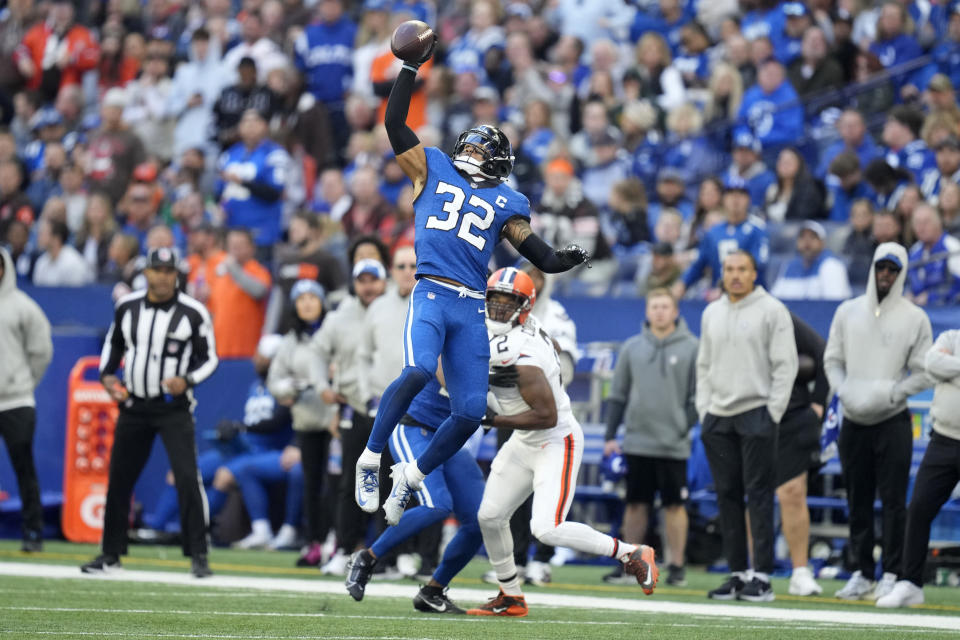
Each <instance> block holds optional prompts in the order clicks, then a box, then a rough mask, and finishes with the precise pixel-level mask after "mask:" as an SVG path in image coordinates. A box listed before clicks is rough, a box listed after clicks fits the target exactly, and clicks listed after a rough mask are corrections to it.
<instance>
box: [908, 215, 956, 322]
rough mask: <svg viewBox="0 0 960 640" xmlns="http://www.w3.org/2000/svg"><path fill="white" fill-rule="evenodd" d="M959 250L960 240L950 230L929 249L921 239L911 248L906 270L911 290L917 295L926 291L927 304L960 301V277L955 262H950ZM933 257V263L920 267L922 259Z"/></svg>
mask: <svg viewBox="0 0 960 640" xmlns="http://www.w3.org/2000/svg"><path fill="white" fill-rule="evenodd" d="M958 250H960V240H957V239H956V238H954V237H953V236H951V235H950V234H949V233H944V234H943V235H941V236H940V239H939V240H937V242H936V244H934V245H933V246H932V247H930V249H929V250H927V249H926V247H925V246H924V245H923V243H922V242H916V243H914V245H913V246H912V247H911V248H910V259H909V261H908V264H909V271H908V272H907V281H908V285H909V287H910V292H911V293H912V294H913V295H915V296H916V295H919V294H921V293H923V292H926V294H927V306H931V307H934V306H943V305H948V304H956V303H957V301H960V277H958V274H957V273H956V271H957V268H956V264H954V265H951V264H950V263H951V262H955V261H956V260H957V258H956V257H954V258H949V257H948V256H949V255H950V254H951V253H954V254H955V253H956V252H957V251H958ZM931 258H934V260H933V261H932V262H929V263H927V264H925V265H923V266H917V265H919V264H920V262H921V261H923V260H929V259H931ZM936 258H939V259H936ZM951 267H953V268H951Z"/></svg>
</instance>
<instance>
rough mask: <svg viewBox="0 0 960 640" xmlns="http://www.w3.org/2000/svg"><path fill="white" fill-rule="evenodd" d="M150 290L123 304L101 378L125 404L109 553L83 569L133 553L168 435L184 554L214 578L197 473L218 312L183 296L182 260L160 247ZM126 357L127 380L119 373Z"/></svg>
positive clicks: (108, 515) (111, 488) (97, 569)
mask: <svg viewBox="0 0 960 640" xmlns="http://www.w3.org/2000/svg"><path fill="white" fill-rule="evenodd" d="M144 275H145V276H146V278H147V289H146V291H137V292H134V293H131V294H130V295H128V296H125V297H123V298H121V299H120V300H119V301H118V302H117V306H116V312H115V315H114V320H113V324H112V325H111V326H110V331H109V332H108V333H107V338H106V341H105V342H104V345H103V352H102V353H101V354H100V380H101V381H102V382H103V386H104V387H106V389H107V392H108V393H109V394H110V395H111V397H113V399H114V400H116V401H117V402H118V403H119V404H120V417H119V418H118V420H117V428H116V432H115V434H114V442H113V451H112V453H111V458H110V478H109V482H108V485H107V504H106V510H105V513H104V526H103V542H102V545H101V546H102V552H101V554H100V555H99V556H97V557H96V558H95V559H94V560H92V561H90V562H88V563H87V564H85V565H83V566H82V567H80V569H81V571H83V572H84V573H106V572H109V571H111V570H115V569H119V568H120V556H121V555H124V554H125V553H126V552H127V522H128V518H129V514H130V497H131V494H132V493H133V487H134V484H135V483H136V481H137V478H138V477H139V476H140V473H141V472H142V471H143V467H144V465H145V464H146V462H147V458H148V457H149V455H150V449H151V448H152V446H153V440H154V437H155V436H156V435H157V434H160V438H161V439H162V440H163V446H164V447H165V448H166V450H167V457H169V459H170V467H171V469H172V471H173V477H174V479H175V482H176V487H177V496H178V499H179V502H180V523H181V526H182V529H183V535H182V538H183V554H184V555H185V556H190V557H191V559H192V563H191V564H192V567H191V573H193V575H194V576H196V577H198V578H202V577H206V576H209V575H211V574H212V573H211V571H210V567H209V565H208V564H207V509H206V496H205V494H204V492H203V485H202V484H201V482H200V474H199V473H198V471H197V448H196V440H195V436H194V424H193V415H192V412H191V411H192V408H193V392H192V391H191V388H192V387H193V386H194V385H197V384H199V383H200V382H203V381H204V380H206V379H207V378H209V377H210V375H211V374H212V373H213V371H214V370H215V369H216V368H217V355H216V354H217V350H216V347H215V344H214V339H213V326H212V324H211V322H210V314H209V313H208V312H207V310H206V309H205V308H204V306H203V305H202V304H200V303H199V302H197V301H196V300H194V299H193V298H191V297H190V296H188V295H186V294H184V293H178V292H177V259H176V255H175V253H174V251H173V250H172V249H168V248H166V247H164V248H159V249H153V250H151V251H150V253H149V255H148V257H147V267H146V269H145V270H144ZM121 360H123V362H124V367H123V381H122V382H121V381H120V379H119V378H118V377H117V375H116V372H117V369H118V368H119V366H120V361H121Z"/></svg>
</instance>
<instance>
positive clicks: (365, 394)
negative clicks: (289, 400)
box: [310, 258, 388, 576]
mask: <svg viewBox="0 0 960 640" xmlns="http://www.w3.org/2000/svg"><path fill="white" fill-rule="evenodd" d="M352 273H353V290H354V294H355V295H352V296H350V297H348V298H346V299H345V300H344V301H343V302H341V303H340V306H339V307H337V308H336V310H335V311H333V312H332V313H330V315H329V316H328V317H327V319H326V320H325V321H324V323H323V327H321V329H320V330H319V331H317V333H316V335H314V337H313V340H312V341H311V343H310V348H311V349H312V350H313V357H314V358H315V359H316V360H317V362H318V363H319V370H320V371H322V372H323V374H324V375H322V376H320V378H318V379H317V380H315V381H314V386H315V388H316V389H317V390H318V391H319V392H320V395H321V398H322V399H323V401H324V402H326V403H328V404H331V405H337V404H339V405H340V445H341V447H342V451H343V453H342V459H343V468H344V469H345V470H349V469H353V468H354V467H356V464H357V458H359V457H360V454H361V453H362V452H363V448H364V446H365V445H366V443H367V437H368V436H369V435H370V430H371V429H372V428H373V421H374V415H375V413H376V401H375V399H374V394H373V393H372V391H371V385H370V380H369V379H368V378H369V371H368V370H367V368H366V367H365V366H364V364H363V362H362V360H361V353H362V349H361V345H362V343H363V340H364V335H363V331H362V329H363V326H364V323H365V322H366V319H367V310H368V309H369V307H370V305H371V304H372V303H373V302H374V301H375V300H376V299H378V298H379V297H380V296H382V295H383V294H384V292H385V291H386V287H387V270H386V269H385V268H384V265H383V263H381V262H380V261H379V260H377V259H374V258H363V259H360V260H357V262H356V264H354V265H353V272H352ZM330 369H332V370H333V376H332V380H329V381H328V380H327V376H326V372H327V371H328V370H330ZM384 468H388V467H384ZM384 480H386V476H385V475H384V474H383V473H381V482H382V481H384ZM355 489H356V476H355V475H354V474H353V473H349V472H348V471H345V472H344V473H343V474H342V475H341V477H340V493H339V494H338V504H337V507H336V513H337V552H336V554H334V556H333V557H332V558H330V560H329V561H327V563H326V564H325V565H323V566H322V567H321V568H320V571H321V572H322V573H323V574H324V575H341V576H342V575H345V574H346V570H347V561H348V560H349V558H350V554H352V553H353V552H354V551H359V550H360V549H363V547H364V540H363V538H364V535H365V533H366V530H367V526H368V525H369V523H370V515H369V514H367V513H365V512H364V511H363V510H361V509H360V507H358V506H357V504H356V502H354V500H353V495H354V490H355Z"/></svg>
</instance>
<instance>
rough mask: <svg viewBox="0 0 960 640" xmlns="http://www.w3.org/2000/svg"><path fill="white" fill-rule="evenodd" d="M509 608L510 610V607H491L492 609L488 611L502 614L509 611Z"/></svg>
mask: <svg viewBox="0 0 960 640" xmlns="http://www.w3.org/2000/svg"><path fill="white" fill-rule="evenodd" d="M509 608H510V607H493V608H492V609H490V610H491V611H493V612H494V613H503V612H504V611H506V610H507V609H509Z"/></svg>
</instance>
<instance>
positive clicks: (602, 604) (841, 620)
mask: <svg viewBox="0 0 960 640" xmlns="http://www.w3.org/2000/svg"><path fill="white" fill-rule="evenodd" d="M214 568H216V567H215V566H214ZM0 576H16V577H33V578H54V579H63V578H73V579H78V578H80V579H82V578H84V577H85V578H86V579H88V580H97V581H100V582H121V583H122V582H137V583H146V584H169V585H181V586H189V587H207V588H224V589H253V590H260V591H281V592H284V591H285V592H297V593H312V594H328V595H339V596H343V597H344V598H347V597H348V596H347V595H346V594H345V593H344V588H343V585H342V584H339V583H337V582H330V581H324V580H304V579H293V578H266V577H247V576H224V575H215V576H212V577H210V578H204V579H203V580H198V579H196V578H193V577H192V576H190V575H189V574H187V573H170V572H164V571H139V570H138V571H129V570H128V571H122V572H119V573H115V574H110V575H105V576H83V575H82V574H81V573H80V570H79V569H78V568H77V567H73V566H70V567H67V566H58V565H45V564H28V563H18V562H0ZM416 593H417V587H416V586H413V585H399V584H377V583H371V584H370V585H368V586H367V596H370V597H392V598H412V597H413V596H414V595H415V594H416ZM490 595H491V592H490V590H489V589H484V590H480V589H469V588H461V587H454V588H452V589H451V590H450V596H451V598H453V599H454V600H455V601H464V602H482V601H485V600H486V599H487V598H489V597H490ZM527 602H528V603H529V604H530V605H531V606H532V607H536V606H538V605H540V606H553V607H577V608H582V609H600V610H617V611H636V612H642V613H651V614H670V613H673V614H678V615H684V616H705V617H709V618H737V619H749V620H756V621H760V620H763V621H770V622H774V623H775V622H801V623H809V624H810V625H811V626H810V628H819V629H823V628H832V629H835V627H829V626H826V625H830V624H834V625H853V626H867V627H877V629H876V630H878V631H879V630H886V629H890V628H892V627H901V628H902V627H907V628H916V629H939V630H946V631H953V632H958V633H960V617H957V616H936V615H927V614H907V613H886V612H881V611H876V610H873V611H869V612H867V611H840V610H826V609H785V608H778V607H768V606H757V607H750V606H737V605H727V604H713V603H703V604H697V603H692V602H670V601H665V600H659V599H657V598H656V597H655V596H654V597H652V598H650V599H644V600H637V599H625V598H613V597H597V596H579V595H565V594H553V593H539V592H538V593H528V594H527ZM13 608H14V607H0V609H13ZM17 608H18V609H32V610H37V611H49V612H54V611H57V610H61V611H62V610H65V608H61V609H58V608H56V607H30V608H20V607H17ZM66 610H70V611H74V610H76V611H93V609H79V608H76V609H73V608H70V609H66ZM97 611H104V610H103V609H97ZM114 611H116V612H118V613H119V612H123V613H134V612H142V613H174V612H173V611H170V610H164V609H155V610H144V609H137V610H132V609H122V610H114ZM184 613H185V614H188V613H189V614H190V615H246V616H250V615H274V616H281V617H285V616H291V617H292V616H295V617H331V618H348V617H354V616H347V615H337V614H322V613H282V614H281V613H255V614H254V613H249V612H201V611H190V612H184ZM355 617H356V618H358V619H361V618H371V617H380V616H369V615H357V616H355ZM382 618H384V619H398V620H400V619H416V620H420V621H426V620H437V621H444V620H446V621H450V619H449V618H443V617H430V616H422V617H420V616H416V617H411V618H404V617H400V616H382ZM461 620H462V619H461ZM517 622H521V621H519V620H518V621H517ZM529 622H531V623H534V622H535V623H540V624H554V623H559V622H561V621H555V622H551V621H533V620H531V621H529ZM564 622H565V621H564ZM587 624H590V623H587ZM676 626H696V625H689V624H677V625H676ZM738 628H740V627H739V626H738ZM758 628H767V627H758ZM772 628H777V627H776V626H775V625H774V626H773V627H772ZM156 637H160V636H156ZM182 637H184V638H186V637H189V636H182ZM264 637H265V638H267V637H268V636H264ZM271 640H272V639H271Z"/></svg>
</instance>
